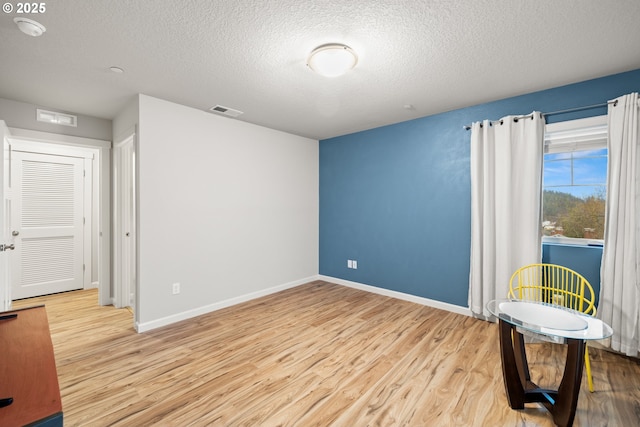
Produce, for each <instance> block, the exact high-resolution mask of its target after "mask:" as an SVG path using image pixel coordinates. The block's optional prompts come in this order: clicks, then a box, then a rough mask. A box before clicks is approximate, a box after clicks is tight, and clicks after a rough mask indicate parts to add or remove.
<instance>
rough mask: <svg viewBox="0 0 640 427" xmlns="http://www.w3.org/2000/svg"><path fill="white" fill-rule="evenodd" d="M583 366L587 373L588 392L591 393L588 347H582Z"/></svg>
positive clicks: (591, 383) (591, 379)
mask: <svg viewBox="0 0 640 427" xmlns="http://www.w3.org/2000/svg"><path fill="white" fill-rule="evenodd" d="M584 366H585V368H586V371H587V383H589V391H590V392H591V393H593V391H594V388H593V377H592V376H591V362H590V361H589V347H588V346H585V347H584Z"/></svg>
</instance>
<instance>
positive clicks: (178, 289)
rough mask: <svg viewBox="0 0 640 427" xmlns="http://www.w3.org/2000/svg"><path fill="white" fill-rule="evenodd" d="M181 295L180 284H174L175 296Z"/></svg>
mask: <svg viewBox="0 0 640 427" xmlns="http://www.w3.org/2000/svg"><path fill="white" fill-rule="evenodd" d="M179 293H180V283H174V284H173V294H174V295H178V294H179Z"/></svg>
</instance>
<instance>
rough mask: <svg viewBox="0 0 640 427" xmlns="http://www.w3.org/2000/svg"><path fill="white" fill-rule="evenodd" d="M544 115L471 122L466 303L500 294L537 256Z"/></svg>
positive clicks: (478, 306)
mask: <svg viewBox="0 0 640 427" xmlns="http://www.w3.org/2000/svg"><path fill="white" fill-rule="evenodd" d="M543 150H544V119H543V118H542V115H541V114H540V113H539V112H534V113H532V114H531V116H530V117H529V116H526V117H525V118H520V119H517V117H514V116H507V117H504V118H503V119H501V120H499V121H497V122H489V121H488V120H485V121H484V122H482V123H480V122H476V123H473V125H472V126H471V269H470V273H469V307H470V308H471V311H472V312H473V313H476V314H481V315H483V316H486V317H488V316H489V313H488V312H487V310H486V304H487V302H489V301H491V300H492V299H496V298H506V297H507V293H508V290H509V279H510V278H511V275H512V274H513V273H514V271H515V270H517V269H518V268H520V267H522V266H523V265H526V264H530V263H536V262H540V260H541V231H540V227H541V205H542V202H541V198H542V157H543Z"/></svg>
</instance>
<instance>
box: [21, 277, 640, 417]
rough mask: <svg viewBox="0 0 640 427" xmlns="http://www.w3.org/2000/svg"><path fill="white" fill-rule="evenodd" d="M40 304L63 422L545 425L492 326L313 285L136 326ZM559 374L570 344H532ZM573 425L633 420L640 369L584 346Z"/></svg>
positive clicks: (639, 399)
mask: <svg viewBox="0 0 640 427" xmlns="http://www.w3.org/2000/svg"><path fill="white" fill-rule="evenodd" d="M39 303H44V304H45V305H46V308H47V313H48V317H49V323H50V327H51V335H52V340H53V344H54V349H55V356H56V363H57V367H58V376H59V380H60V391H61V394H62V404H63V410H64V418H65V426H107V425H109V426H111V425H117V426H148V425H161V426H191V425H193V426H281V425H282V426H345V427H354V426H552V425H553V423H552V421H551V416H550V415H549V414H548V412H547V411H546V410H545V409H543V408H541V407H540V406H538V405H537V404H529V405H527V408H526V409H525V410H521V411H514V410H511V409H510V408H509V406H508V404H507V400H506V396H505V392H504V386H503V380H502V371H501V366H500V357H499V354H498V351H499V343H498V328H497V325H496V324H492V323H489V322H485V321H481V320H477V319H473V318H470V317H465V316H462V315H458V314H454V313H449V312H445V311H441V310H437V309H434V308H429V307H424V306H421V305H418V304H414V303H410V302H406V301H401V300H395V299H392V298H388V297H384V296H380V295H376V294H371V293H367V292H364V291H360V290H355V289H351V288H347V287H342V286H339V285H335V284H330V283H326V282H313V283H309V284H306V285H302V286H299V287H296V288H293V289H289V290H286V291H283V292H279V293H277V294H273V295H270V296H266V297H263V298H260V299H256V300H253V301H250V302H247V303H243V304H239V305H237V306H234V307H230V308H226V309H223V310H219V311H216V312H214V313H210V314H207V315H204V316H200V317H198V318H195V319H191V320H188V321H184V322H181V323H178V324H175V325H171V326H168V327H164V328H161V329H157V330H153V331H150V332H146V333H142V334H137V333H135V331H134V329H133V327H132V316H131V314H130V313H129V312H128V311H127V310H117V309H114V308H113V307H99V306H98V303H97V292H96V291H93V290H92V291H78V292H73V293H66V294H59V295H52V296H48V297H41V298H36V299H31V300H23V301H17V302H16V303H15V304H14V307H16V308H18V307H23V306H29V305H34V304H39ZM527 349H528V350H527V351H528V355H529V358H530V368H531V371H532V379H533V380H534V381H536V382H538V384H539V385H541V386H553V385H555V384H557V383H559V381H560V376H561V374H562V370H563V366H564V346H561V345H554V344H547V343H543V344H530V345H528V347H527ZM590 351H591V362H592V365H593V376H594V381H595V387H596V392H595V393H593V394H591V393H589V392H588V391H587V387H586V378H584V379H583V387H582V390H581V393H580V398H579V402H578V410H577V414H576V421H575V424H574V425H576V426H638V425H640V365H639V364H638V361H637V360H636V359H629V358H625V357H621V356H619V355H615V354H612V353H609V352H606V351H602V350H596V349H591V350H590Z"/></svg>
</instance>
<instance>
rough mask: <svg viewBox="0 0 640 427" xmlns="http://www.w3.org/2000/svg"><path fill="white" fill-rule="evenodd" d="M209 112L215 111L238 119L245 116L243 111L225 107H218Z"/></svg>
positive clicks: (210, 109)
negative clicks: (242, 115)
mask: <svg viewBox="0 0 640 427" xmlns="http://www.w3.org/2000/svg"><path fill="white" fill-rule="evenodd" d="M209 111H213V112H214V113H218V114H223V115H225V116H229V117H238V116H239V115H240V114H243V112H242V111H239V110H234V109H233V108H229V107H223V106H222V105H216V106H215V107H211V108H209Z"/></svg>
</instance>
